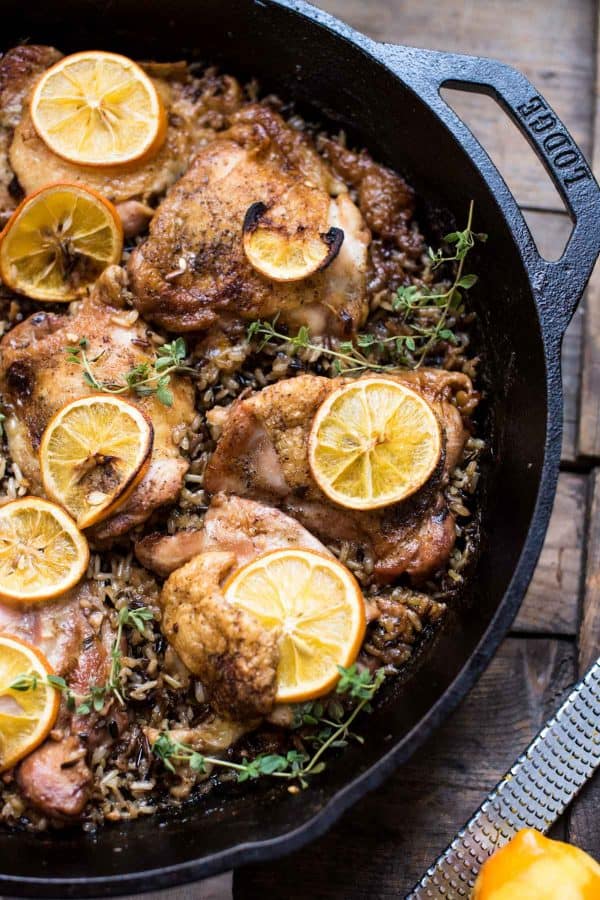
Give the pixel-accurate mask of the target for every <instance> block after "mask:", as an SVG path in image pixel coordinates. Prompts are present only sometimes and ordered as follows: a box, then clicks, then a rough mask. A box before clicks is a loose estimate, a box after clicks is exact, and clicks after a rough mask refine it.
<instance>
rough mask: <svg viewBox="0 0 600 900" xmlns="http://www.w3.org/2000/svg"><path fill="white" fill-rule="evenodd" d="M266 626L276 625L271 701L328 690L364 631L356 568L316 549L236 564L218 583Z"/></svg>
mask: <svg viewBox="0 0 600 900" xmlns="http://www.w3.org/2000/svg"><path fill="white" fill-rule="evenodd" d="M223 592H224V594H225V598H226V599H227V600H228V601H229V602H230V603H234V604H237V605H238V606H240V607H241V608H242V609H244V610H245V611H246V612H248V613H250V614H251V615H252V616H254V617H255V618H256V619H258V621H259V622H260V623H261V624H262V625H263V626H264V627H265V628H269V629H273V628H276V629H278V630H279V631H280V632H281V643H280V653H281V656H280V662H279V667H278V670H277V682H278V687H277V701H278V702H281V703H287V702H299V701H303V700H310V699H311V698H312V697H320V696H322V695H323V694H326V693H327V692H328V691H330V690H331V689H332V688H333V686H334V685H335V684H336V682H337V680H338V678H339V672H338V666H349V665H350V664H351V663H353V662H354V660H355V659H356V657H357V655H358V651H359V649H360V646H361V644H362V641H363V638H364V635H365V602H364V599H363V596H362V593H361V590H360V588H359V586H358V583H357V581H356V579H355V578H354V575H352V573H351V572H350V571H349V570H348V569H347V568H346V567H345V566H343V565H342V564H341V563H339V562H337V560H335V559H331V558H329V557H327V556H324V555H322V554H321V553H317V552H316V551H314V550H304V549H300V548H298V549H295V548H291V549H285V550H274V551H272V552H270V553H264V554H262V556H259V557H257V558H256V559H255V560H253V561H252V562H251V563H248V565H246V566H243V567H242V568H241V569H239V570H238V571H237V572H235V573H234V574H233V575H232V576H231V578H230V579H229V580H228V581H227V583H226V584H225V586H224V588H223Z"/></svg>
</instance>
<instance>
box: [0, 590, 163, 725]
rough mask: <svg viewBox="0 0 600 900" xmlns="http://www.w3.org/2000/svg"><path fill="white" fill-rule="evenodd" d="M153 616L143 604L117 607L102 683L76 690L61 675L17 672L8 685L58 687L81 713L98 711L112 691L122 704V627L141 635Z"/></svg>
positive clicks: (17, 688) (70, 705)
mask: <svg viewBox="0 0 600 900" xmlns="http://www.w3.org/2000/svg"><path fill="white" fill-rule="evenodd" d="M153 618H154V615H153V614H152V611H151V610H150V609H148V608H147V607H146V606H141V607H138V608H137V609H129V607H126V606H124V607H123V608H122V609H121V610H119V620H118V624H117V633H116V635H115V639H114V641H113V645H112V647H111V652H110V660H111V661H110V670H109V673H108V678H107V680H106V682H105V683H104V684H97V685H92V686H91V687H90V689H89V691H88V692H87V693H86V694H76V693H75V692H74V691H73V690H72V689H71V688H70V687H69V685H68V684H67V682H66V681H65V679H64V678H62V677H61V676H60V675H47V676H46V677H45V678H40V677H39V675H36V674H35V673H34V672H30V673H27V674H21V675H18V676H17V677H16V678H15V680H14V681H13V682H12V683H11V685H10V687H11V689H12V690H13V691H35V690H36V688H37V687H38V685H39V684H47V685H49V686H50V687H53V688H54V689H55V690H57V691H61V692H62V693H63V694H64V696H65V700H66V703H67V707H68V708H69V709H70V710H73V711H74V712H76V713H77V715H80V716H87V715H89V714H90V713H91V712H92V711H94V712H101V711H102V709H103V708H104V705H105V703H106V701H107V699H108V698H109V697H110V696H111V695H113V696H114V697H116V699H117V700H118V702H119V703H120V704H121V706H125V692H124V690H123V686H122V684H121V669H122V653H121V641H122V639H123V629H124V628H125V626H128V627H131V628H134V629H135V630H136V631H138V632H139V633H140V634H142V635H143V634H144V632H145V628H146V623H147V622H150V621H151V620H152V619H153Z"/></svg>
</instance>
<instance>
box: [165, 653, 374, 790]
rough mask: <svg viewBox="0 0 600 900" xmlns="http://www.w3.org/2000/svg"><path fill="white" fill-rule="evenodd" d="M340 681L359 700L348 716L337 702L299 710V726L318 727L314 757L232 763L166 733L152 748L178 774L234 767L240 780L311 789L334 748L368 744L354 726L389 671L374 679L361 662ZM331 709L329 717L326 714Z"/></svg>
mask: <svg viewBox="0 0 600 900" xmlns="http://www.w3.org/2000/svg"><path fill="white" fill-rule="evenodd" d="M338 668H339V671H340V680H339V682H338V686H337V689H336V690H337V693H338V694H346V695H348V697H350V698H351V699H353V700H357V701H358V702H357V703H356V705H355V706H354V708H353V709H352V711H351V712H350V713H349V714H347V715H346V717H345V718H344V712H345V710H344V706H343V705H342V703H340V702H339V701H336V700H330V701H329V702H328V703H327V706H325V705H324V704H323V703H321V702H320V701H316V702H314V703H305V704H302V706H301V707H300V708H299V709H298V710H297V711H296V718H295V721H294V726H295V727H296V728H300V727H305V726H316V728H317V729H318V730H315V728H313V729H312V730H311V731H310V732H309V733H307V734H303V735H302V738H303V741H304V742H305V743H307V744H310V746H311V748H312V750H313V753H312V755H311V754H310V753H308V752H307V751H304V750H297V749H294V750H289V751H288V752H287V753H286V754H285V755H282V754H278V753H268V754H261V755H259V756H256V757H255V758H254V759H249V760H243V761H241V762H232V761H231V760H228V759H220V758H218V757H215V756H205V755H204V754H202V753H199V752H198V751H196V750H194V748H193V747H190V746H189V745H187V744H183V743H181V742H180V741H175V740H173V738H172V737H171V735H170V734H169V732H166V731H163V732H161V734H160V735H159V736H158V738H157V739H156V740H155V741H154V743H153V745H152V751H153V753H154V754H155V755H156V756H157V757H158V758H159V759H160V760H162V762H163V764H164V766H165V767H166V768H167V769H168V770H169V771H171V772H174V771H175V765H174V763H187V764H188V765H189V767H190V768H191V769H192V771H194V772H198V773H200V774H206V773H207V772H208V767H209V766H210V767H216V768H222V769H228V770H230V771H232V772H233V773H235V776H236V778H237V780H238V781H248V780H249V779H256V778H260V777H261V776H263V775H267V776H270V777H272V778H283V779H287V780H293V781H298V782H299V784H300V786H301V787H303V788H305V787H307V785H308V779H309V778H310V777H312V776H313V775H317V774H318V773H319V772H322V771H323V770H324V769H325V766H326V763H325V761H324V760H323V758H322V757H323V756H324V754H325V753H326V752H327V751H328V750H329V749H331V748H336V747H345V746H346V745H347V743H348V741H349V740H351V739H352V740H356V741H358V742H359V743H363V738H362V737H361V736H360V735H358V734H355V733H354V732H352V731H351V727H350V726H351V725H352V724H353V722H354V720H355V719H356V717H357V716H358V715H359V714H360V713H361V712H362V711H369V712H370V709H371V707H370V701H371V700H372V699H373V697H374V696H375V694H376V692H377V691H378V690H379V688H380V687H381V685H382V684H383V681H384V678H385V673H384V670H383V669H378V670H377V672H375V675H374V676H373V677H371V675H370V674H369V672H367V671H359V670H358V667H357V666H356V664H354V665H353V666H350V667H349V668H343V667H342V666H339V667H338ZM326 710H327V714H326Z"/></svg>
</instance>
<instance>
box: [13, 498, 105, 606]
mask: <svg viewBox="0 0 600 900" xmlns="http://www.w3.org/2000/svg"><path fill="white" fill-rule="evenodd" d="M89 556H90V554H89V549H88V545H87V541H86V539H85V538H84V536H83V535H82V534H81V532H80V531H79V529H78V528H77V526H76V525H75V522H74V521H73V520H72V519H71V518H70V516H68V515H67V514H66V513H65V512H64V511H63V510H62V509H61V508H60V507H59V506H55V504H54V503H48V501H47V500H41V499H40V498H39V497H24V498H23V499H22V500H14V501H13V502H12V503H7V504H6V506H2V507H0V599H2V600H18V601H19V602H21V603H33V602H36V601H38V600H49V599H50V598H52V597H58V596H59V595H60V594H64V593H65V591H68V590H69V588H71V587H73V585H75V584H77V582H78V581H79V580H80V579H81V578H82V577H83V574H84V573H85V570H86V569H87V565H88V561H89Z"/></svg>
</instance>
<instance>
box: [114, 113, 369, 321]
mask: <svg viewBox="0 0 600 900" xmlns="http://www.w3.org/2000/svg"><path fill="white" fill-rule="evenodd" d="M299 185H302V186H307V185H309V186H310V187H311V188H312V189H313V195H314V196H315V198H316V200H317V201H318V202H321V201H323V202H324V203H325V209H326V211H327V208H328V210H329V212H328V214H327V221H326V224H325V225H324V227H328V226H334V227H337V228H340V229H341V230H342V231H343V233H344V239H343V243H342V245H341V249H340V250H339V253H338V254H337V256H336V258H335V259H334V260H333V262H331V263H330V264H329V265H328V266H327V267H326V268H325V269H324V270H323V271H320V272H317V274H314V275H312V276H311V277H307V278H304V279H302V280H299V281H292V282H286V283H282V282H279V281H273V280H271V279H269V278H267V277H265V276H264V275H262V274H259V272H257V271H256V270H255V269H254V268H253V267H252V265H251V264H250V263H249V262H248V260H247V259H246V257H245V255H244V250H243V247H242V228H243V224H244V219H245V216H246V213H247V212H248V210H249V208H250V207H251V206H252V205H253V204H256V203H260V204H264V205H265V206H267V207H268V206H270V205H273V204H274V203H276V202H280V203H281V205H283V207H284V210H285V203H286V202H287V201H286V198H291V197H292V196H293V195H294V188H297V187H298V186H299ZM303 196H304V194H303ZM291 202H292V201H291V200H290V204H291ZM310 212H311V211H310V210H307V212H306V219H308V218H309V213H310ZM292 213H293V215H294V217H295V218H298V220H299V221H300V222H301V221H302V210H298V209H297V208H296V207H295V206H294V209H293V210H292V209H291V207H290V210H289V214H290V217H292ZM299 227H300V228H301V227H302V225H299ZM369 239H370V236H369V231H368V229H367V228H366V226H365V223H364V221H363V218H362V216H361V214H360V212H359V211H358V209H357V207H356V206H355V204H354V203H353V201H352V200H351V198H350V195H349V193H348V191H347V189H346V188H345V186H344V185H343V183H342V182H341V181H340V180H339V179H337V178H336V177H335V176H334V175H333V172H332V171H331V170H330V169H329V168H328V167H327V165H326V164H325V163H324V161H323V160H322V159H321V158H320V157H319V155H318V154H317V152H316V151H315V150H314V149H313V147H312V146H311V144H310V143H309V142H308V140H307V138H306V137H305V136H304V135H303V134H302V133H301V132H299V131H296V130H295V129H293V128H292V127H291V126H290V125H289V124H287V123H285V122H284V120H283V119H282V118H281V117H280V116H279V115H278V114H277V113H276V112H274V111H273V110H272V109H270V108H269V107H267V106H262V105H258V104H255V105H251V106H247V107H246V108H245V109H244V110H242V111H241V112H239V113H237V114H235V115H234V116H233V117H232V126H231V128H230V129H229V130H228V131H226V132H224V133H223V134H222V135H220V136H219V137H218V139H217V140H215V141H213V142H212V143H210V144H209V145H208V146H206V147H205V148H204V149H203V150H201V151H200V153H199V154H198V155H197V156H196V158H195V159H194V161H193V163H192V165H191V166H190V168H189V170H188V171H187V173H186V174H185V175H184V176H183V178H181V179H180V180H179V181H178V182H177V184H176V185H174V187H173V188H171V190H170V191H169V192H168V193H167V196H166V198H165V199H164V200H163V202H162V203H161V205H160V207H159V209H158V212H157V214H156V216H155V218H154V219H153V221H152V225H151V228H150V236H149V238H148V240H147V241H146V242H145V243H144V244H142V245H141V246H140V247H138V248H137V249H136V250H135V251H134V253H132V255H131V259H130V262H129V271H130V274H131V279H132V288H133V291H134V294H135V296H136V305H137V306H138V309H139V310H140V312H141V313H142V314H143V315H144V316H145V317H146V318H148V319H150V320H151V321H153V322H157V323H158V324H159V325H162V326H163V327H164V328H168V329H170V330H174V331H195V330H198V329H204V328H208V327H209V326H210V325H212V324H214V323H215V322H216V321H218V319H219V318H222V317H224V318H226V319H227V318H229V319H231V318H233V319H240V318H241V319H257V318H263V317H272V316H274V315H276V314H278V315H279V316H280V318H281V320H282V321H287V322H294V323H297V324H308V325H309V326H310V328H311V331H313V332H314V333H318V334H321V333H324V332H325V331H326V330H328V329H329V330H333V331H335V332H337V333H338V334H351V333H352V332H353V330H354V329H355V328H356V327H357V326H359V325H360V324H361V323H362V322H363V320H364V318H365V317H366V313H367V302H366V270H367V247H368V243H369Z"/></svg>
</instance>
